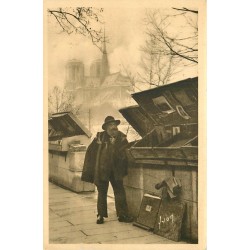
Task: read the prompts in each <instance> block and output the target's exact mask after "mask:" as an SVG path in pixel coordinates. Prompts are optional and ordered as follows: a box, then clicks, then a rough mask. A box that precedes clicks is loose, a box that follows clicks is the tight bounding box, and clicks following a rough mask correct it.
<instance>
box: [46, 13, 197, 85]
mask: <svg viewBox="0 0 250 250" xmlns="http://www.w3.org/2000/svg"><path fill="white" fill-rule="evenodd" d="M103 16H104V19H105V30H106V35H107V36H108V38H109V43H108V44H107V52H108V59H109V64H110V72H111V73H114V72H117V71H119V70H120V69H121V64H124V65H129V67H130V68H131V69H136V68H138V62H139V61H140V50H139V48H140V46H141V45H143V43H144V41H145V26H144V24H143V18H144V17H145V9H143V8H139V9H138V8H137V9H124V8H123V9H117V8H116V9H111V8H105V9H104V12H103ZM48 21H49V22H48V51H47V53H48V67H49V68H48V76H49V79H48V80H49V87H50V86H54V85H61V86H63V84H64V80H65V70H64V66H65V64H66V62H67V61H68V60H70V59H78V60H81V61H83V63H84V64H85V72H86V73H87V74H88V72H89V64H90V63H91V62H92V61H93V60H95V59H98V58H101V52H100V51H99V50H98V49H97V48H96V47H95V46H93V45H92V43H91V42H90V41H89V40H88V39H87V38H86V37H83V36H82V35H77V34H71V35H68V34H66V33H59V32H58V31H59V27H58V25H57V24H56V22H55V20H54V18H53V17H49V20H48ZM196 71H197V69H196V68H195V69H188V70H187V73H185V74H184V75H180V76H179V78H185V77H192V76H196V75H197V72H196Z"/></svg>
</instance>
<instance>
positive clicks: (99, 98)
mask: <svg viewBox="0 0 250 250" xmlns="http://www.w3.org/2000/svg"><path fill="white" fill-rule="evenodd" d="M65 70H66V79H65V88H66V90H67V91H70V92H72V93H73V94H74V96H75V100H76V103H77V104H78V105H79V104H80V105H81V110H80V115H79V119H80V120H82V121H83V122H84V123H85V124H86V125H87V127H88V128H89V129H90V130H91V131H92V132H93V130H96V129H98V128H99V127H100V125H101V124H102V122H103V120H104V118H105V116H107V115H113V116H115V117H117V118H119V119H121V120H124V121H125V119H124V118H123V117H122V116H121V114H120V113H119V112H118V110H119V109H120V108H123V107H126V106H130V105H131V104H133V103H134V101H133V99H132V97H131V92H132V85H131V83H130V81H129V78H128V77H126V76H124V75H122V74H121V73H120V72H115V73H110V68H109V61H108V55H107V50H106V44H105V42H104V44H103V49H102V57H101V59H98V60H95V61H93V62H92V63H91V65H90V68H89V75H87V74H86V69H85V65H84V63H83V62H82V61H80V60H75V59H74V60H70V61H68V62H67V64H66V67H65ZM86 121H87V122H86ZM87 123H89V125H88V124H87ZM125 123H126V121H125Z"/></svg>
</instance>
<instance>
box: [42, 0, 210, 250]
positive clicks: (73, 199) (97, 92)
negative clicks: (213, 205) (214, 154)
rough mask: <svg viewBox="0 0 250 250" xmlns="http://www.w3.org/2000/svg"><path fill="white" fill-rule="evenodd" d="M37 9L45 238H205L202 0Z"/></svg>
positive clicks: (164, 242) (61, 243) (177, 243)
mask: <svg viewBox="0 0 250 250" xmlns="http://www.w3.org/2000/svg"><path fill="white" fill-rule="evenodd" d="M43 11H44V13H43V17H44V23H43V26H44V27H43V28H44V31H43V32H44V46H43V47H44V248H45V249H91V248H92V247H94V246H95V244H96V245H97V246H98V248H100V247H101V246H103V247H104V248H105V247H106V248H107V244H108V245H109V246H108V247H115V248H118V247H119V246H120V247H121V246H122V247H123V249H124V248H126V247H130V246H129V245H130V244H133V247H136V246H138V244H140V245H141V244H143V245H144V244H147V245H148V246H151V247H153V248H161V247H164V249H166V248H167V249H205V247H206V130H205V129H206V125H205V124H206V112H205V110H206V57H205V55H206V30H205V29H206V1H203V0H201V1H145V2H144V1H143V2H142V1H128V0H127V1H119V2H118V1H112V0H110V1H49V0H44V10H43ZM158 244H159V245H158ZM156 245H157V246H156Z"/></svg>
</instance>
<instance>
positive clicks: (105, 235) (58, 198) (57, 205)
mask: <svg viewBox="0 0 250 250" xmlns="http://www.w3.org/2000/svg"><path fill="white" fill-rule="evenodd" d="M96 199H97V196H96V193H93V192H91V193H84V194H76V193H74V192H71V191H69V190H66V189H63V188H61V187H58V186H56V185H54V184H52V183H49V243H50V244H65V243H67V244H87V243H90V244H91V243H92V244H133V243H134V244H136V243H137V244H176V243H184V242H174V241H171V240H168V239H166V238H163V237H160V236H158V235H155V234H153V233H152V232H148V231H146V230H143V229H141V228H138V227H135V226H133V225H132V223H120V222H118V220H117V217H116V212H115V205H114V199H113V198H110V197H108V211H109V217H108V218H105V223H104V224H101V225H98V224H96V202H97V200H96Z"/></svg>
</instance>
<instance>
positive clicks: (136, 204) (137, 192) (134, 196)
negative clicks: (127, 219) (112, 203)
mask: <svg viewBox="0 0 250 250" xmlns="http://www.w3.org/2000/svg"><path fill="white" fill-rule="evenodd" d="M125 191H126V198H127V203H128V210H129V214H130V215H131V216H133V217H135V218H136V217H137V216H138V214H139V210H140V206H141V201H142V197H143V190H142V189H138V188H132V187H128V186H125Z"/></svg>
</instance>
